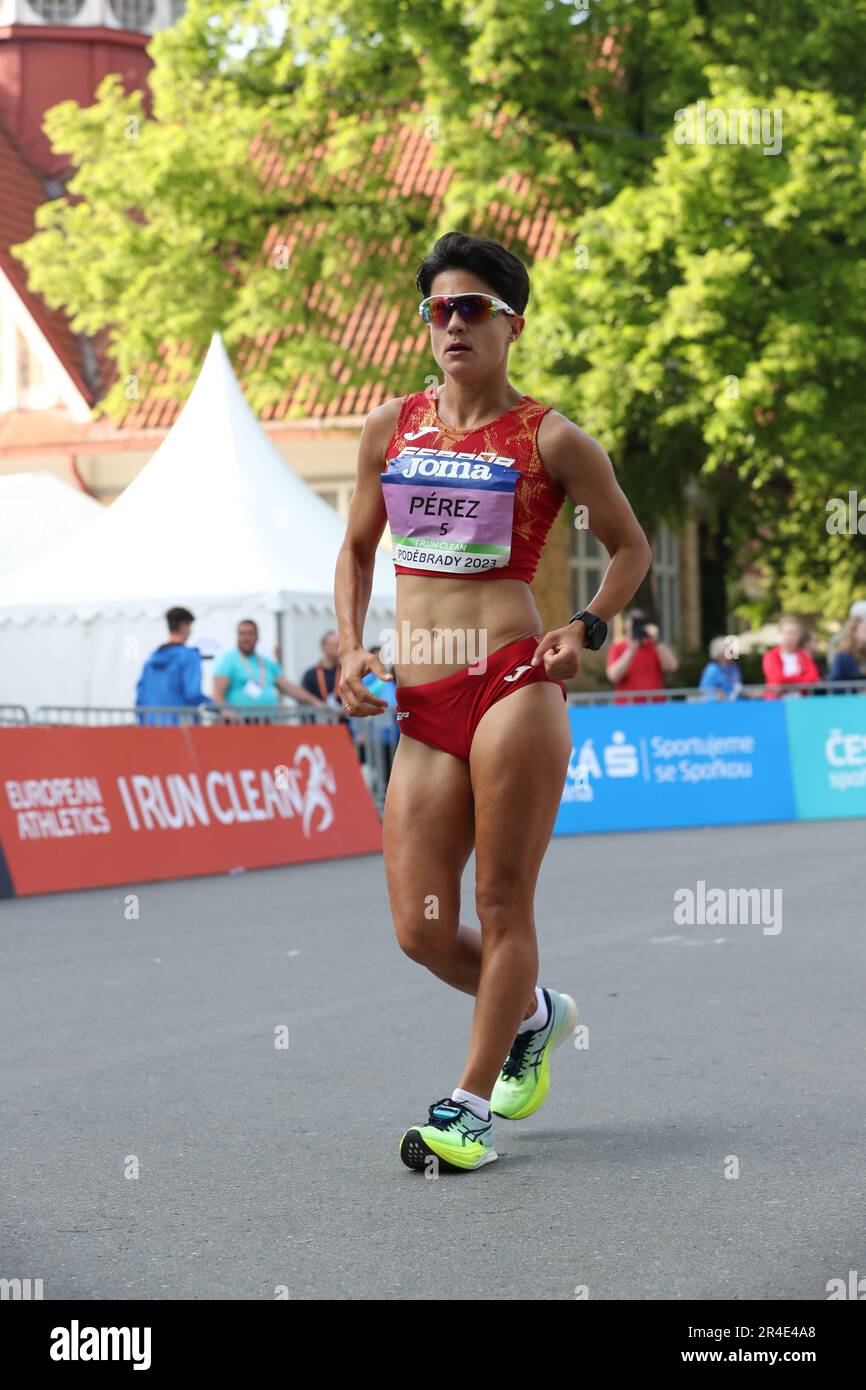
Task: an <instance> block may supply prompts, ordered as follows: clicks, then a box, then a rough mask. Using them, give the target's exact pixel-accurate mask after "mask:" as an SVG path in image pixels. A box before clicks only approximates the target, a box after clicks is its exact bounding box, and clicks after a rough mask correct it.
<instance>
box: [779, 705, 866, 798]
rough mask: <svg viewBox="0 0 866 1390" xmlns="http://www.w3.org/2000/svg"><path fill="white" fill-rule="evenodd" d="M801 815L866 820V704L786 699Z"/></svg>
mask: <svg viewBox="0 0 866 1390" xmlns="http://www.w3.org/2000/svg"><path fill="white" fill-rule="evenodd" d="M783 703H784V706H785V716H786V719H787V723H788V738H789V742H790V746H791V768H792V772H793V780H794V796H795V799H796V805H797V815H798V816H799V817H800V819H801V820H827V819H828V818H830V817H836V816H866V699H864V697H863V696H862V695H830V696H828V697H826V698H825V699H817V700H815V699H810V700H785V701H783Z"/></svg>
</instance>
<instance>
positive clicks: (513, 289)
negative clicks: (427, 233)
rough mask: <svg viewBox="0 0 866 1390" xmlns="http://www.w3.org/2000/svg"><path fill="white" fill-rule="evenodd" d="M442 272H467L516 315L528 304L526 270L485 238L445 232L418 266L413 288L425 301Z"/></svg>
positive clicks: (510, 253) (508, 254) (510, 254)
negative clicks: (415, 287) (419, 292)
mask: <svg viewBox="0 0 866 1390" xmlns="http://www.w3.org/2000/svg"><path fill="white" fill-rule="evenodd" d="M443 270H469V271H471V272H472V274H473V275H477V276H478V278H479V280H483V281H484V283H485V284H486V285H489V286H490V288H491V289H492V290H494V291H495V292H496V294H497V295H498V297H499V298H500V299H504V300H505V303H506V304H507V305H508V307H509V308H510V309H513V310H514V312H515V313H516V314H522V313H523V312H524V310H525V308H526V305H527V302H528V300H529V276H528V274H527V272H526V266H525V265H524V264H523V262H522V261H521V260H518V258H517V256H515V255H514V254H513V253H512V252H511V251H507V250H506V249H505V247H504V246H502V245H501V244H500V243H499V242H498V241H491V240H490V238H489V237H486V236H467V235H466V233H464V232H446V233H445V235H444V236H441V237H440V238H439V240H438V241H437V242H436V245H435V246H434V247H433V250H432V251H431V252H430V254H429V256H425V258H424V260H423V261H422V262H421V266H420V268H419V270H418V274H417V275H416V276H415V284H416V285H417V286H418V288H419V290H420V291H421V294H422V295H423V296H424V298H425V299H426V298H427V296H428V295H429V294H430V291H431V286H432V284H433V281H434V280H435V278H436V276H437V275H439V274H440V273H441V272H442V271H443Z"/></svg>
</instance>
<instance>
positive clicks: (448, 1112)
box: [400, 1096, 499, 1172]
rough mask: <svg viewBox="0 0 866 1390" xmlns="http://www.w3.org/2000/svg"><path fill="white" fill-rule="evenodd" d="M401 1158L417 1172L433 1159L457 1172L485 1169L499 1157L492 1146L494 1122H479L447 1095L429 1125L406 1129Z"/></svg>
mask: <svg viewBox="0 0 866 1390" xmlns="http://www.w3.org/2000/svg"><path fill="white" fill-rule="evenodd" d="M400 1157H401V1158H402V1160H403V1162H404V1163H405V1164H406V1167H407V1168H415V1169H416V1170H417V1171H418V1172H423V1171H424V1169H425V1168H427V1167H429V1166H430V1160H431V1158H433V1159H435V1160H436V1162H437V1163H438V1164H439V1167H440V1168H449V1169H454V1170H455V1171H464V1170H466V1169H468V1168H482V1167H483V1166H484V1164H485V1163H492V1162H493V1160H494V1159H496V1158H498V1157H499V1155H498V1153H497V1152H496V1150H495V1149H494V1147H493V1119H492V1117H491V1118H490V1119H489V1120H479V1118H478V1116H477V1115H473V1113H472V1111H471V1110H467V1108H466V1106H465V1105H462V1104H461V1102H460V1101H459V1100H452V1099H451V1098H450V1096H446V1097H445V1099H444V1100H437V1102H436V1104H435V1105H431V1106H430V1111H429V1116H428V1120H427V1123H426V1125H416V1126H415V1128H414V1129H407V1130H406V1133H405V1134H404V1135H403V1138H402V1139H401V1140H400Z"/></svg>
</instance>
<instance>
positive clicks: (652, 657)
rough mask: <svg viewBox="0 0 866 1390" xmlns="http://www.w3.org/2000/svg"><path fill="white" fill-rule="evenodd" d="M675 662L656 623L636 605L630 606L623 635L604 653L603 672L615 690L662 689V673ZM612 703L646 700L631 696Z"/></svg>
mask: <svg viewBox="0 0 866 1390" xmlns="http://www.w3.org/2000/svg"><path fill="white" fill-rule="evenodd" d="M678 665H679V663H678V661H677V659H676V657H675V656H674V654H673V652H672V651H671V649H670V647H669V646H668V645H667V643H666V642H662V641H661V640H660V634H659V630H658V628H657V627H656V625H655V623H651V622H650V621H649V619H648V618H647V615H646V613H643V612H641V610H640V609H639V608H632V609H631V611H630V612H629V615H628V618H627V619H626V636H625V637H624V638H623V639H621V640H620V641H619V642H614V643H613V644H612V646H611V649H610V651H609V653H608V657H607V672H606V674H607V678H608V680H609V681H610V683H611V685H612V686H613V688H614V690H616V691H617V692H619V691H632V690H664V688H665V680H664V678H665V673H666V672H667V673H668V674H671V675H672V674H673V673H674V671H676V669H677V666H678ZM653 703H658V701H655V702H653ZM614 704H615V705H624V704H630V705H631V704H634V705H645V704H647V701H646V700H643V699H641V698H640V697H639V696H631V697H630V698H629V699H628V700H625V699H623V700H614Z"/></svg>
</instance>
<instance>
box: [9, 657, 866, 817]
mask: <svg viewBox="0 0 866 1390" xmlns="http://www.w3.org/2000/svg"><path fill="white" fill-rule="evenodd" d="M768 692H769V693H771V694H778V695H779V696H781V697H782V698H783V699H790V698H792V697H797V696H800V695H809V696H832V695H846V694H855V693H856V694H860V695H866V680H857V681H832V682H831V681H815V682H812V683H810V684H807V685H798V686H795V687H793V688H792V687H791V686H788V685H744V686H743V687H742V697H743V698H745V699H752V700H763V699H765V698H766V697H767V694H768ZM720 698H721V699H722V700H724V699H725V697H720V696H719V695H718V694H717V692H716V691H713V690H701V689H699V688H697V687H694V686H686V687H681V688H668V689H665V690H652V691H645V690H644V691H641V690H634V691H625V690H623V691H614V690H581V691H574V692H572V693H570V694H569V696H568V703H569V704H570V705H612V704H614V703H616V704H627V705H632V704H646V703H647V702H650V701H651V702H654V703H659V704H676V703H691V702H696V703H701V704H706V703H712V702H713V701H715V700H717V699H720ZM339 721H343V722H349V721H347V720H346V716H345V715H344V714H343V712H342V710H338V709H332V708H330V707H329V706H318V705H317V706H309V705H269V706H260V707H257V708H251V707H250V706H248V705H233V706H223V707H219V708H218V707H216V706H208V705H202V706H199V707H198V708H196V709H191V708H190V707H189V706H188V705H184V706H174V705H153V706H147V707H146V708H139V709H130V708H127V707H116V706H76V705H40V706H39V708H38V709H37V710H36V712H35V713H34V715H33V718H32V721H31V720H30V718H29V716H28V712H27V710H26V709H25V708H24V706H23V705H0V725H4V724H8V725H13V726H18V725H26V724H28V723H31V722H32V724H33V725H40V724H42V725H64V726H69V725H73V726H75V727H88V728H99V727H105V726H119V725H121V726H122V725H133V726H134V725H144V726H151V727H153V726H156V727H159V726H162V727H165V726H166V725H178V724H180V725H191V724H194V725H199V726H204V727H207V726H215V725H218V724H223V725H226V724H228V725H233V724H246V725H250V724H286V725H304V724H332V723H335V722H339ZM349 728H350V733H351V736H352V741H353V743H354V745H355V749H356V752H357V754H358V758H359V761H360V763H361V773H362V776H363V777H364V780H365V781H366V783H367V786H368V787H369V789H370V793H371V795H372V797H373V800H374V801H375V803H376V805H377V807H378V809H379V811H380V813H381V811H382V808H383V807H384V804H385V792H386V790H387V787H388V779H389V777H390V775H391V765H392V763H393V760H394V753H395V751H396V746H397V738H398V732H399V730H398V725H397V720H396V713H395V711H394V710H393V709H390V708H389V709H388V710H386V711H385V712H384V713H382V714H377V715H373V716H371V717H370V718H365V719H353V720H352V721H351V723H350V725H349Z"/></svg>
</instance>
